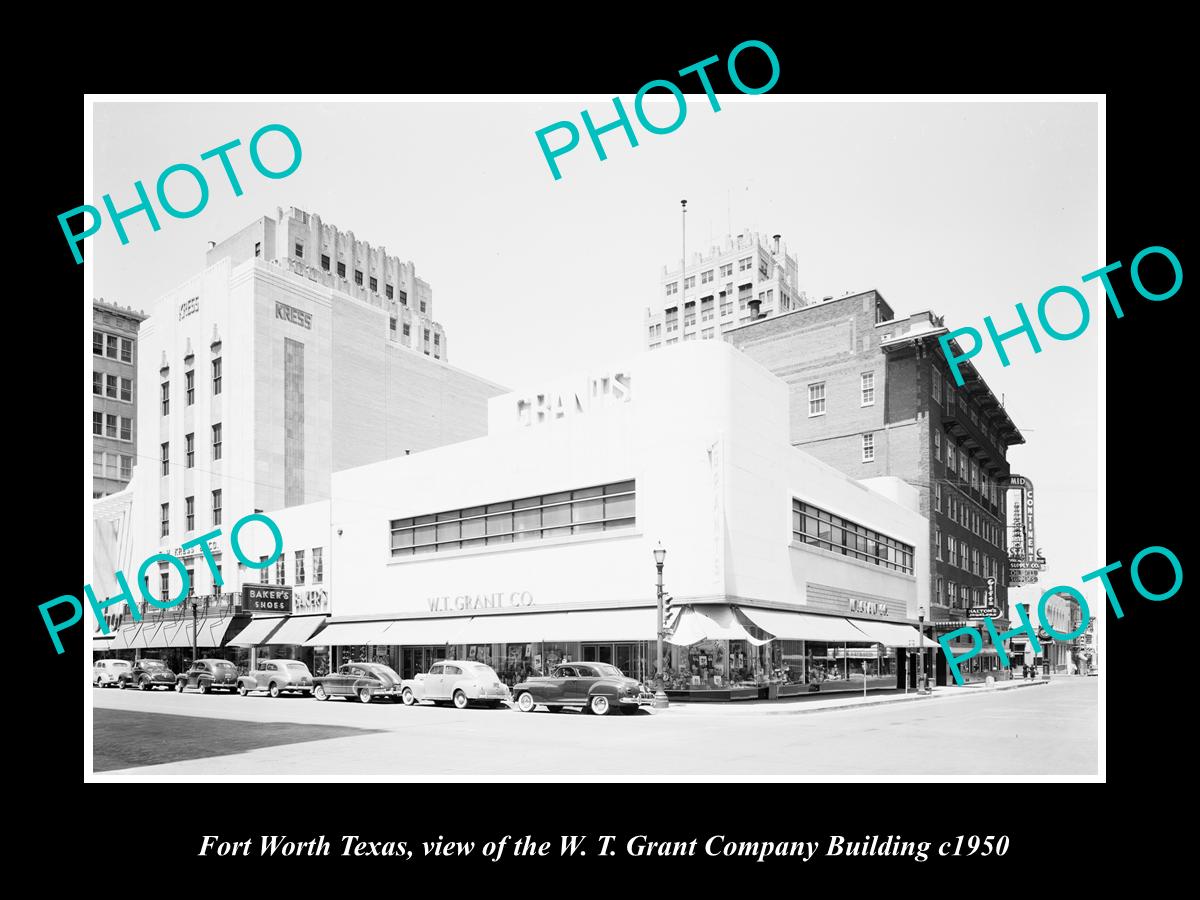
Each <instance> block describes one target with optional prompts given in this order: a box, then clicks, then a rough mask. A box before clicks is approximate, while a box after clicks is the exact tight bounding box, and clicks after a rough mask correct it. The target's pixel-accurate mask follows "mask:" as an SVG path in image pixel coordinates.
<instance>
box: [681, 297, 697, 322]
mask: <svg viewBox="0 0 1200 900" xmlns="http://www.w3.org/2000/svg"><path fill="white" fill-rule="evenodd" d="M695 324H696V301H695V300H689V301H688V302H687V303H685V304H683V327H684V328H687V327H688V326H689V325H695Z"/></svg>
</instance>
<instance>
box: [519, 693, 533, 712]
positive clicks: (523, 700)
mask: <svg viewBox="0 0 1200 900" xmlns="http://www.w3.org/2000/svg"><path fill="white" fill-rule="evenodd" d="M536 706H537V701H536V700H534V699H533V694H531V693H529V691H521V693H520V694H518V695H517V709H519V710H520V711H521V712H527V713H528V712H533V710H534V707H536Z"/></svg>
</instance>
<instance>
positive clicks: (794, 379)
mask: <svg viewBox="0 0 1200 900" xmlns="http://www.w3.org/2000/svg"><path fill="white" fill-rule="evenodd" d="M948 330H949V329H947V328H946V327H945V326H944V325H943V323H942V319H941V317H939V316H935V315H933V314H932V313H930V312H920V313H916V314H914V315H912V316H909V317H908V318H906V319H896V318H895V315H894V313H893V312H892V308H891V307H890V306H889V305H888V303H887V302H886V301H885V300H884V298H883V296H882V295H881V294H880V293H879V292H878V291H866V292H863V293H858V294H851V295H847V296H844V297H840V298H838V299H828V300H826V301H824V302H821V303H815V304H811V305H808V306H805V307H802V308H800V309H797V310H792V311H790V312H786V313H779V314H777V315H775V316H773V317H770V318H759V319H757V320H754V321H751V322H748V323H746V324H743V325H737V326H735V327H733V328H731V329H729V330H728V331H726V333H725V339H726V340H727V341H729V342H730V343H732V344H733V345H734V346H736V347H737V348H738V349H740V350H742V351H743V352H745V353H746V354H748V355H749V356H750V357H752V358H753V359H755V360H757V361H758V362H759V363H760V364H762V365H763V366H765V367H766V368H767V369H769V370H770V371H771V372H773V373H774V374H775V375H777V376H778V377H780V378H782V379H783V380H784V381H786V382H787V383H788V385H789V386H790V412H791V426H790V427H791V438H792V442H793V444H795V445H796V446H798V447H800V448H802V449H803V450H805V451H806V452H808V453H811V454H812V455H813V456H816V457H817V458H818V459H821V460H823V461H825V462H827V463H829V464H831V465H833V466H834V467H836V468H838V469H840V470H841V471H843V472H846V473H847V474H850V475H853V476H854V477H855V478H858V479H870V478H876V477H880V476H888V475H891V476H896V477H899V478H902V479H903V480H905V481H907V482H908V483H910V484H912V485H913V486H915V487H916V488H917V489H918V491H919V493H920V496H921V505H920V511H921V513H922V514H923V515H925V516H926V517H927V518H928V519H929V528H930V534H929V547H930V548H931V556H932V559H931V560H930V566H929V572H930V575H929V577H930V578H931V584H930V592H929V596H930V598H931V600H930V609H929V611H928V614H927V615H926V617H925V618H926V621H932V622H934V623H938V630H939V631H948V630H952V629H953V628H956V627H960V626H961V625H965V624H970V620H969V618H968V610H969V608H970V607H973V606H994V607H996V608H997V609H998V610H999V618H998V619H997V624H998V625H999V626H1002V627H1007V613H1008V596H1007V593H1008V574H1007V549H1006V546H1005V545H1006V538H1005V508H1004V485H1005V481H1006V479H1007V477H1008V475H1009V464H1008V459H1007V451H1008V448H1009V447H1010V446H1012V445H1014V444H1021V443H1024V441H1025V439H1024V438H1023V437H1022V436H1021V433H1020V432H1019V431H1018V430H1017V428H1016V426H1015V425H1014V424H1013V422H1012V420H1011V419H1010V418H1009V416H1008V414H1007V413H1006V412H1005V410H1004V407H1003V406H1002V405H1001V403H1000V401H999V400H998V399H997V398H996V396H995V395H994V394H993V393H992V391H991V390H990V389H989V388H988V386H987V383H986V382H985V381H984V380H983V379H982V378H981V377H980V376H979V373H978V372H977V371H976V370H975V368H974V367H973V366H971V365H969V364H967V365H964V366H963V369H962V373H963V377H964V379H965V383H964V385H963V387H961V388H959V387H956V386H955V384H954V381H953V380H952V378H951V377H950V374H949V370H948V367H947V366H946V361H945V358H944V356H943V355H942V352H941V349H940V347H939V344H938V337H939V336H940V335H942V334H946V333H947V332H948ZM989 579H994V582H991V587H989ZM976 624H978V621H976ZM937 659H938V660H939V662H938V667H937V678H938V683H944V680H945V667H944V664H943V662H942V656H941V654H937ZM970 665H972V666H974V667H975V670H976V671H977V672H978V673H979V674H980V675H981V676H982V675H983V674H985V673H986V672H988V671H991V670H994V669H995V668H997V666H996V651H995V648H993V647H990V646H989V647H986V648H985V650H984V653H983V654H981V656H980V657H979V658H978V659H977V660H974V661H972V663H971V664H970ZM964 669H965V667H964Z"/></svg>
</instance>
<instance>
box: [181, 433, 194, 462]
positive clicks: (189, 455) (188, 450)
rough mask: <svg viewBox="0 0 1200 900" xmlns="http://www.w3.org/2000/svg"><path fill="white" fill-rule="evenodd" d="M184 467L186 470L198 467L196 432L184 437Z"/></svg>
mask: <svg viewBox="0 0 1200 900" xmlns="http://www.w3.org/2000/svg"><path fill="white" fill-rule="evenodd" d="M183 467H184V468H185V469H194V468H195V467H196V435H195V433H194V432H193V433H192V434H185V435H184V436H183Z"/></svg>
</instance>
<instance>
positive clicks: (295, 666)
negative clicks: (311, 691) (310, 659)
mask: <svg viewBox="0 0 1200 900" xmlns="http://www.w3.org/2000/svg"><path fill="white" fill-rule="evenodd" d="M287 667H288V668H289V669H291V670H292V671H293V672H307V671H308V666H306V665H305V664H304V663H302V662H290V663H288V664H287Z"/></svg>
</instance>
